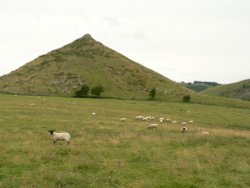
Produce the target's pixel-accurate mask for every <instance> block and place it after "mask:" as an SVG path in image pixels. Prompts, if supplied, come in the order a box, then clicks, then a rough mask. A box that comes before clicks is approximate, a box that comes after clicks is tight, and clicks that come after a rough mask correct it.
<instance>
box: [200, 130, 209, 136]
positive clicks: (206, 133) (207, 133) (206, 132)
mask: <svg viewBox="0 0 250 188" xmlns="http://www.w3.org/2000/svg"><path fill="white" fill-rule="evenodd" d="M199 133H200V134H203V135H209V134H210V133H209V132H208V131H202V130H201V129H199Z"/></svg>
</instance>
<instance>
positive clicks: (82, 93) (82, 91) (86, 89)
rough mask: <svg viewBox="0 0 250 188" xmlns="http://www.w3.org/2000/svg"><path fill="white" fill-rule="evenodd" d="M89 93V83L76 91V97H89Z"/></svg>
mask: <svg viewBox="0 0 250 188" xmlns="http://www.w3.org/2000/svg"><path fill="white" fill-rule="evenodd" d="M88 93H89V86H88V85H87V84H84V85H82V87H81V88H80V89H79V90H77V91H76V92H75V97H87V96H88Z"/></svg>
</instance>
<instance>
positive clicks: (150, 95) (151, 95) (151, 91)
mask: <svg viewBox="0 0 250 188" xmlns="http://www.w3.org/2000/svg"><path fill="white" fill-rule="evenodd" d="M155 95H156V89H155V88H152V89H151V90H150V91H149V97H150V99H152V100H153V99H154V98H155Z"/></svg>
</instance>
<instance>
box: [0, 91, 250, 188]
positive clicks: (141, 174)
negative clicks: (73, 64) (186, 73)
mask: <svg viewBox="0 0 250 188" xmlns="http://www.w3.org/2000/svg"><path fill="white" fill-rule="evenodd" d="M0 106H1V108H0V138H1V142H0V154H1V155H0V187H4V188H11V187H25V188H26V187H36V188H44V187H48V188H54V187H67V188H78V187H79V188H82V187H92V188H95V187H96V188H99V187H102V188H109V187H119V188H123V187H131V188H133V187H135V188H144V187H166V188H167V187H169V188H170V187H203V188H210V187H220V188H224V187H242V188H245V187H250V179H249V176H250V171H249V169H250V159H249V156H250V150H249V143H250V139H249V138H250V108H235V107H227V106H213V105H204V104H192V103H190V104H188V103H185V104H184V103H172V102H159V101H135V100H113V99H105V100H104V99H103V100H100V99H99V100H98V99H78V98H63V97H46V96H42V97H40V96H20V95H18V96H14V95H0ZM92 112H96V116H92V115H91V114H92ZM136 115H145V116H147V115H150V116H155V118H156V119H155V120H154V121H151V122H145V121H135V120H134V117H135V116H136ZM121 117H127V118H128V121H127V122H119V119H120V118H121ZM159 117H164V118H170V119H171V120H176V121H178V122H179V123H177V124H171V123H164V124H162V125H161V126H160V127H159V128H158V129H157V130H148V129H147V126H148V124H150V123H157V122H158V121H157V120H158V118H159ZM189 120H193V121H194V123H192V124H188V125H187V127H188V132H187V133H185V134H182V133H181V132H180V129H181V127H182V125H181V122H182V121H189ZM48 129H56V130H58V131H67V132H70V134H71V135H72V141H71V144H70V145H69V146H67V145H65V143H57V144H56V145H55V146H54V145H53V144H52V140H51V138H50V136H49V134H48V132H47V131H48ZM200 130H202V131H207V132H209V135H203V134H201V133H200Z"/></svg>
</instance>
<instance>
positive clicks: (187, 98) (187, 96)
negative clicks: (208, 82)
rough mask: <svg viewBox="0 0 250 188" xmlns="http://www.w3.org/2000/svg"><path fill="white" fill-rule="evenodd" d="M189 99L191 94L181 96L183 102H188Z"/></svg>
mask: <svg viewBox="0 0 250 188" xmlns="http://www.w3.org/2000/svg"><path fill="white" fill-rule="evenodd" d="M190 100H191V96H190V95H185V96H184V97H182V101H183V102H190Z"/></svg>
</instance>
